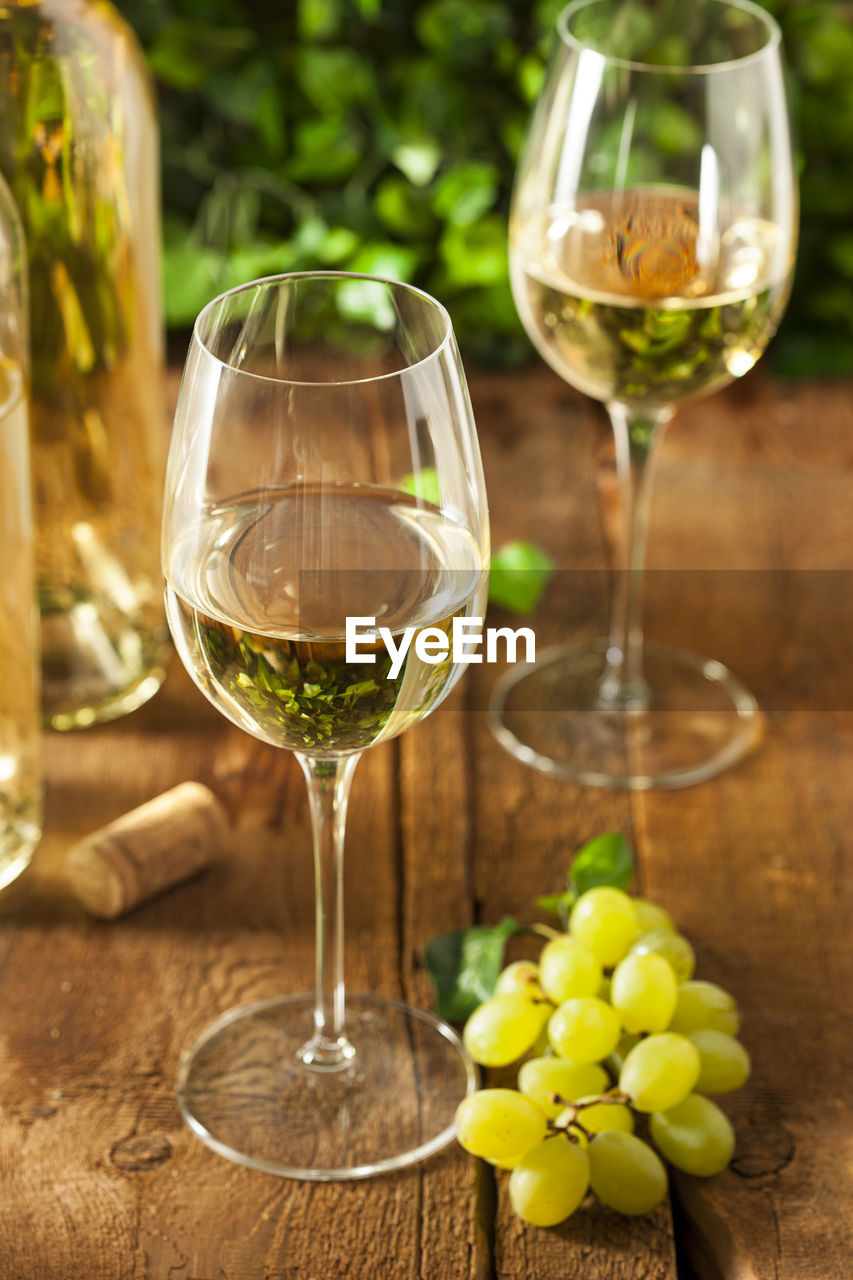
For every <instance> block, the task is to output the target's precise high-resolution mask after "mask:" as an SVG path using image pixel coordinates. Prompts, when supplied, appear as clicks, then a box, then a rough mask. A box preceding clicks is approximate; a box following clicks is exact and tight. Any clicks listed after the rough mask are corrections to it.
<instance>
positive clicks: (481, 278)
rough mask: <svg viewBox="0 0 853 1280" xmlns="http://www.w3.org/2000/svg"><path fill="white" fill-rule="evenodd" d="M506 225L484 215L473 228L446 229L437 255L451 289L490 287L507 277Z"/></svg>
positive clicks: (504, 222)
mask: <svg viewBox="0 0 853 1280" xmlns="http://www.w3.org/2000/svg"><path fill="white" fill-rule="evenodd" d="M506 235H507V231H506V221H505V220H504V219H503V218H502V217H500V216H499V215H498V214H486V216H485V217H483V218H481V219H480V220H479V222H476V223H475V224H474V225H473V226H463V227H455V226H453V225H451V226H449V227H448V228H447V230H446V231H445V233H444V235H443V236H442V238H441V243H440V245H439V252H440V254H441V258H442V261H443V262H444V265H445V267H446V269H447V277H448V280H449V281H450V283H451V284H453V285H457V286H459V285H472V284H476V285H490V284H496V283H498V282H499V281H501V280H505V279H506V277H507V274H508V270H509V268H508V265H507V245H506Z"/></svg>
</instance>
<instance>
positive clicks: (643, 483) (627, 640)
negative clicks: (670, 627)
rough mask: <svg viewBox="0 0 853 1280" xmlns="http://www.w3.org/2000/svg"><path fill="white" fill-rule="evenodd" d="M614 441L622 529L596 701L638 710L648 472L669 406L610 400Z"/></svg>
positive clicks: (642, 704) (643, 701)
mask: <svg viewBox="0 0 853 1280" xmlns="http://www.w3.org/2000/svg"><path fill="white" fill-rule="evenodd" d="M607 412H608V414H609V416H610V421H611V423H612V426H613V435H614V438H615V442H616V475H617V479H618V483H619V505H620V515H621V529H620V534H619V542H618V544H617V554H616V561H615V565H614V569H615V572H614V575H613V596H612V600H611V606H610V631H609V634H608V638H607V655H606V663H605V669H604V675H603V677H602V679H601V683H600V685H599V691H598V697H599V704H600V705H601V706H602V707H603V708H604V709H606V710H612V711H643V710H645V709H646V707H647V706H648V703H649V688H648V685H647V684H646V681H645V679H644V676H643V578H644V571H645V560H646V538H647V533H648V525H649V511H650V508H651V497H652V476H653V470H654V463H655V460H656V457H657V453H658V448H659V445H660V442H661V439H662V437H663V429H664V427H665V426H666V424H667V422H669V420H670V418H671V417H672V410H671V409H668V408H667V409H656V410H654V411H651V412H649V411H647V412H645V413H642V414H637V413H633V412H632V411H631V410H630V409H628V408H627V407H626V406H625V405H621V404H610V405H608V406H607Z"/></svg>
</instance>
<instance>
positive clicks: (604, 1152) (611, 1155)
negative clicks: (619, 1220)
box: [589, 1130, 667, 1214]
mask: <svg viewBox="0 0 853 1280" xmlns="http://www.w3.org/2000/svg"><path fill="white" fill-rule="evenodd" d="M589 1174H590V1177H589V1181H590V1186H591V1187H592V1190H593V1191H594V1192H595V1194H596V1195H597V1196H598V1198H599V1200H600V1201H601V1203H602V1204H606V1205H609V1206H610V1208H611V1209H616V1211H617V1212H618V1213H629V1214H638V1213H649V1212H651V1210H652V1209H654V1208H656V1207H657V1206H658V1205H659V1204H660V1202H661V1201H662V1200H663V1198H664V1196H665V1195H666V1186H667V1179H666V1169H665V1168H664V1166H663V1164H662V1163H661V1161H660V1159H659V1158H658V1156H657V1155H656V1153H655V1152H654V1151H653V1150H652V1148H651V1147H650V1146H649V1145H648V1143H647V1142H643V1141H642V1139H641V1138H637V1137H635V1135H634V1134H633V1133H618V1132H615V1131H612V1130H611V1131H608V1132H606V1133H600V1134H598V1135H597V1136H596V1137H595V1138H593V1140H592V1142H591V1143H590V1144H589Z"/></svg>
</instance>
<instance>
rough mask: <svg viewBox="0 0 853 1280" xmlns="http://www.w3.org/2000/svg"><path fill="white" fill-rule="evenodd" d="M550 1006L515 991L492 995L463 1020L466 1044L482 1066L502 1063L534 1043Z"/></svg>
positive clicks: (501, 1064)
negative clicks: (513, 992) (464, 1021)
mask: <svg viewBox="0 0 853 1280" xmlns="http://www.w3.org/2000/svg"><path fill="white" fill-rule="evenodd" d="M553 1007H554V1006H553V1005H551V1004H548V1003H547V1002H546V1001H539V1002H534V1001H533V1000H531V999H530V998H529V997H528V996H522V995H518V994H514V995H506V996H492V998H491V999H490V1000H486V1001H485V1002H484V1003H483V1004H481V1005H480V1006H479V1007H478V1008H477V1009H475V1010H474V1012H473V1013H472V1014H471V1017H470V1018H469V1019H468V1021H467V1022H466V1023H465V1030H464V1031H463V1032H462V1039H463V1040H464V1042H465V1048H466V1049H467V1050H468V1052H469V1053H470V1055H471V1057H472V1058H473V1059H474V1061H475V1062H479V1064H480V1066H482V1067H505V1066H507V1065H508V1063H510V1062H515V1061H516V1059H517V1058H520V1057H521V1056H522V1055H523V1054H525V1053H526V1052H527V1050H528V1049H529V1048H530V1047H531V1045H532V1044H534V1042H535V1041H536V1038H537V1037H538V1035H539V1032H540V1031H541V1030H542V1025H543V1023H544V1022H545V1021H546V1019H547V1018H548V1015H549V1014H550V1013H551V1012H552V1011H553Z"/></svg>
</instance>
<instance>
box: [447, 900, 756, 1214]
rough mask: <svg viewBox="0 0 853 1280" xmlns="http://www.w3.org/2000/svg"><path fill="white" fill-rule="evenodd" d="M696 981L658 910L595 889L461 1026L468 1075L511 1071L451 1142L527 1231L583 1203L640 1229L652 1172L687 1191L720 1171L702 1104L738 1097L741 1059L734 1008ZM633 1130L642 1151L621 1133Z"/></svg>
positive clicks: (744, 1067) (714, 1109) (658, 1190)
mask: <svg viewBox="0 0 853 1280" xmlns="http://www.w3.org/2000/svg"><path fill="white" fill-rule="evenodd" d="M694 969H695V955H694V952H693V948H692V947H691V945H690V943H689V942H688V940H687V939H686V938H685V937H683V935H682V934H680V933H679V932H678V931H677V930H676V927H675V925H674V924H673V922H672V920H671V918H670V917H669V915H668V914H667V912H666V911H664V910H663V908H662V907H660V906H658V905H657V904H656V903H653V902H650V901H648V900H647V899H644V898H635V897H629V895H628V894H627V893H623V892H622V891H621V890H620V889H613V888H607V887H602V888H594V889H590V890H589V891H588V892H586V893H584V894H583V895H582V896H581V897H580V898H578V900H577V902H576V903H575V905H574V907H573V909H572V913H571V916H570V919H569V930H568V933H563V934H555V936H554V937H553V938H552V939H551V940H550V941H548V942H547V943H546V945H545V947H544V949H543V951H542V953H541V955H540V957H539V962H538V964H537V963H534V962H533V961H529V960H520V961H516V962H515V963H513V964H510V965H509V966H508V967H507V968H505V969H504V970H503V971H502V972H501V974H500V976H499V978H498V982H497V987H496V990H495V994H494V996H493V997H492V998H491V999H489V1000H486V1001H485V1003H483V1004H481V1005H480V1006H479V1007H478V1008H477V1009H476V1010H475V1011H474V1013H473V1014H472V1015H471V1017H470V1018H469V1019H468V1021H467V1023H466V1024H465V1030H464V1033H463V1038H464V1041H465V1044H466V1046H467V1048H468V1050H469V1052H470V1053H471V1056H472V1057H473V1058H474V1060H475V1061H476V1062H478V1063H480V1064H481V1065H482V1066H485V1067H494V1068H498V1067H500V1068H504V1067H507V1066H509V1065H510V1064H511V1063H514V1062H516V1061H517V1060H519V1059H524V1061H523V1062H522V1063H521V1065H520V1069H519V1071H518V1080H517V1085H518V1087H517V1089H509V1088H485V1089H480V1090H478V1091H477V1092H475V1093H472V1094H469V1095H468V1097H466V1098H465V1099H464V1100H463V1101H462V1103H461V1104H460V1106H459V1109H458V1111H457V1113H456V1131H457V1136H458V1138H459V1141H460V1143H461V1144H462V1146H463V1147H464V1148H465V1149H466V1151H470V1152H471V1153H472V1154H473V1155H476V1156H480V1157H482V1158H483V1159H484V1160H487V1161H489V1162H490V1163H491V1164H493V1165H496V1166H497V1167H498V1168H500V1169H509V1170H511V1171H512V1172H511V1173H510V1178H509V1195H510V1200H511V1202H512V1206H513V1208H514V1210H515V1212H516V1213H517V1214H518V1215H519V1216H520V1217H521V1218H523V1219H524V1220H525V1221H526V1222H530V1223H533V1224H534V1225H536V1226H554V1225H556V1224H557V1223H558V1222H562V1221H563V1220H564V1219H565V1218H568V1217H569V1216H570V1214H572V1213H573V1212H574V1211H575V1209H577V1207H578V1206H579V1205H580V1204H581V1202H582V1201H583V1199H584V1198H585V1196H586V1195H587V1193H588V1192H589V1191H590V1190H591V1191H592V1192H593V1193H594V1194H595V1195H596V1196H597V1197H598V1199H599V1200H600V1201H601V1202H602V1203H603V1204H606V1205H609V1206H610V1207H611V1208H613V1209H616V1210H618V1211H619V1212H621V1213H626V1214H641V1213H648V1212H649V1211H650V1210H652V1209H654V1208H655V1207H656V1206H657V1205H658V1204H660V1202H661V1201H662V1200H663V1199H664V1197H665V1195H666V1189H667V1175H666V1170H665V1167H664V1164H663V1162H662V1160H661V1158H660V1157H661V1156H663V1157H664V1158H665V1159H666V1160H668V1161H669V1162H670V1164H672V1165H675V1166H676V1167H677V1168H679V1169H683V1170H686V1171H687V1172H688V1173H693V1174H698V1175H699V1176H701V1177H710V1176H711V1175H713V1174H715V1173H719V1172H720V1171H721V1170H722V1169H724V1168H725V1167H726V1165H727V1164H728V1163H729V1161H730V1159H731V1157H732V1153H733V1150H734V1132H733V1130H732V1127H731V1124H730V1123H729V1120H728V1118H727V1117H726V1116H725V1115H724V1113H723V1112H722V1111H721V1110H720V1108H719V1107H718V1106H717V1105H716V1104H715V1103H714V1102H712V1101H711V1099H710V1098H709V1097H708V1095H709V1094H720V1093H728V1092H730V1091H731V1090H733V1089H737V1088H739V1087H740V1086H741V1085H742V1084H743V1083H744V1082H745V1081H746V1079H747V1078H748V1076H749V1072H750V1061H749V1055H748V1053H747V1051H746V1049H745V1048H744V1047H743V1045H742V1044H741V1043H740V1042H739V1041H738V1040H737V1039H735V1036H736V1035H737V1031H738V1027H739V1021H740V1020H739V1015H738V1009H737V1005H736V1003H735V1001H734V999H733V997H732V996H731V995H729V993H728V992H727V991H724V990H723V988H722V987H719V986H717V985H716V984H715V983H712V982H699V981H694V980H693V972H694ZM638 1120H639V1122H640V1123H641V1124H642V1125H643V1127H644V1130H646V1131H647V1132H648V1136H649V1138H650V1142H649V1141H645V1140H644V1139H643V1138H642V1137H640V1136H638V1134H637V1133H635V1128H636V1127H637V1122H638ZM655 1148H656V1150H655ZM658 1153H660V1154H658Z"/></svg>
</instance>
